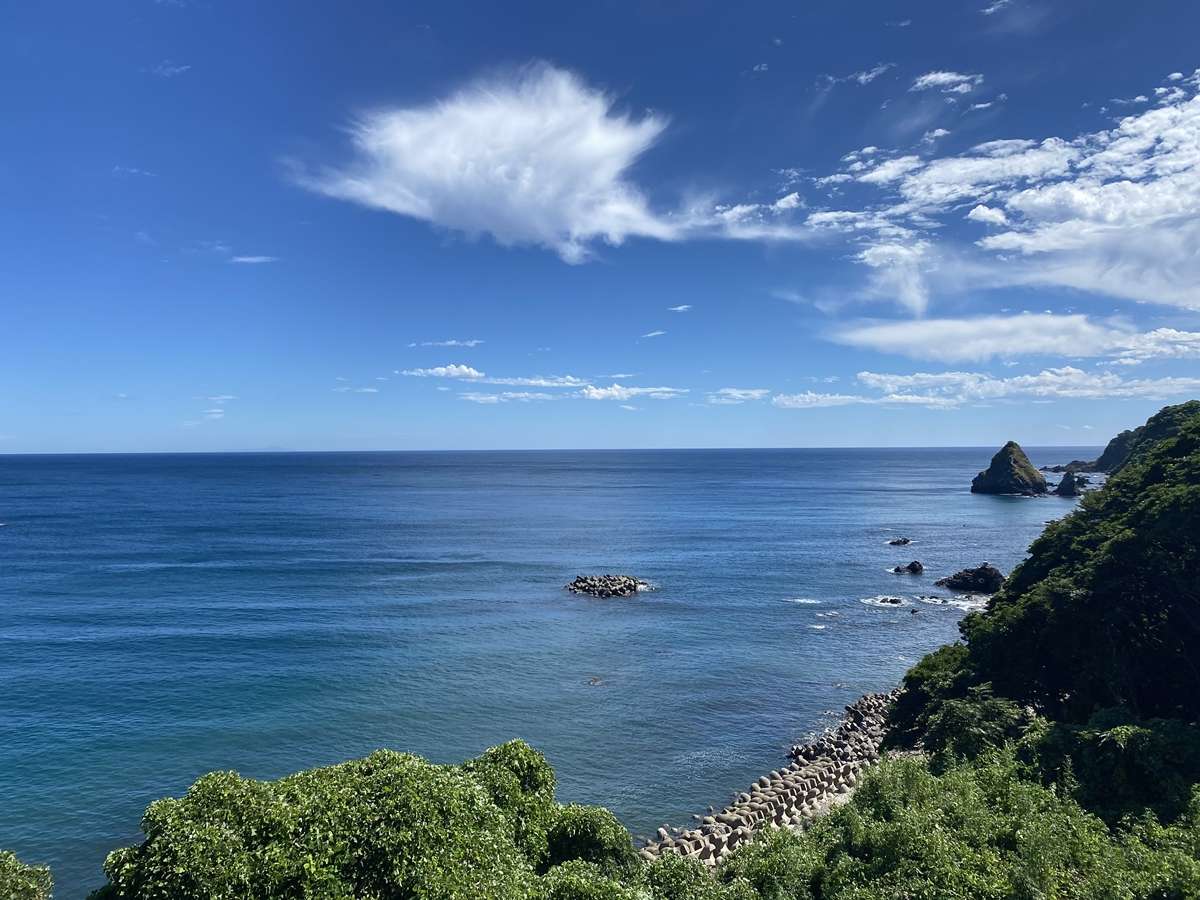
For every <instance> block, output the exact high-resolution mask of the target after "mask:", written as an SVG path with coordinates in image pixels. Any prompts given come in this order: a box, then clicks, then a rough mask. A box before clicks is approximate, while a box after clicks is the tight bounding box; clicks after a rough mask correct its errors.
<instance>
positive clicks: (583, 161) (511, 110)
mask: <svg viewBox="0 0 1200 900" xmlns="http://www.w3.org/2000/svg"><path fill="white" fill-rule="evenodd" d="M666 127H667V120H666V118H664V117H663V116H661V115H659V114H657V113H645V114H643V115H641V116H635V115H631V114H627V113H622V112H620V111H618V110H617V109H616V103H615V101H614V99H613V98H612V97H611V96H609V95H608V94H606V93H604V92H603V91H600V90H597V89H595V88H592V87H590V86H589V85H587V84H585V83H584V82H583V81H582V80H581V79H580V78H579V77H578V76H576V75H574V74H573V73H571V72H568V71H565V70H563V69H558V68H555V67H554V66H551V65H548V64H545V63H541V64H536V65H531V66H528V67H526V68H524V69H522V70H519V71H517V72H514V73H510V74H508V75H506V76H501V77H493V78H490V79H486V80H481V81H479V82H476V83H475V84H472V85H470V86H468V87H466V88H463V89H462V90H460V91H458V92H457V93H455V94H452V95H451V96H449V97H447V98H445V99H442V100H440V101H437V102H433V103H429V104H426V105H423V106H414V107H407V108H401V109H388V110H381V111H377V112H373V113H370V114H367V115H364V116H362V117H360V118H359V119H358V120H357V121H356V122H354V123H353V125H352V127H351V129H350V133H351V137H352V140H353V143H354V149H355V156H354V158H353V159H352V160H351V161H350V162H349V163H347V164H344V165H340V166H330V167H327V168H324V169H321V170H319V171H315V172H314V171H310V170H307V169H305V168H303V167H302V166H300V165H298V164H296V163H295V162H290V163H289V164H288V165H289V168H290V170H291V174H292V176H293V178H294V179H295V181H296V182H297V183H298V184H300V185H302V186H304V187H306V188H308V189H310V190H314V191H317V192H319V193H322V194H325V195H327V196H330V197H335V198H337V199H341V200H348V201H350V202H353V203H358V204H361V205H363V206H368V207H372V208H375V209H383V210H387V211H389V212H393V213H397V214H399V215H403V216H409V217H411V218H415V219H420V220H422V221H425V222H429V223H431V224H433V225H436V226H440V227H442V228H447V229H450V230H452V231H456V232H461V233H463V234H466V235H468V236H476V235H484V234H486V235H490V236H491V237H492V238H493V239H495V240H496V241H497V242H498V243H499V244H501V245H503V246H519V245H528V246H539V247H546V248H549V249H551V250H553V251H555V252H556V253H558V254H559V256H561V257H562V258H563V259H564V260H565V261H567V262H570V263H579V262H583V261H585V260H587V259H588V258H590V257H591V256H592V255H593V253H594V248H595V245H596V244H598V243H606V244H609V245H613V246H616V245H620V244H621V243H623V242H624V241H625V240H627V239H629V238H634V237H642V238H653V239H656V240H663V241H678V240H684V239H688V238H700V237H718V238H727V239H736V240H764V241H768V240H794V239H798V238H802V237H804V233H803V232H802V231H798V230H796V229H794V228H791V227H790V226H789V225H788V223H786V222H785V221H781V220H779V219H778V218H777V214H778V213H779V212H781V211H782V210H775V209H774V208H773V207H771V206H770V205H769V204H767V205H759V204H734V205H732V206H714V205H712V203H710V202H699V203H694V204H692V205H689V206H686V207H682V208H679V209H675V210H670V211H666V212H659V211H656V210H654V209H652V207H651V206H650V203H649V202H648V200H647V199H646V197H645V194H644V193H643V191H642V190H641V189H640V188H639V187H638V186H637V185H636V184H635V183H634V182H633V181H632V179H631V177H630V175H629V170H630V168H631V167H632V166H633V164H634V163H635V162H637V161H638V159H640V158H641V157H642V156H643V155H644V154H645V153H647V152H648V151H649V150H650V149H651V148H652V147H654V145H655V144H656V143H657V142H658V140H659V138H660V137H661V136H662V134H663V132H664V131H665V129H666Z"/></svg>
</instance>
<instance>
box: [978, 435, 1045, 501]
mask: <svg viewBox="0 0 1200 900" xmlns="http://www.w3.org/2000/svg"><path fill="white" fill-rule="evenodd" d="M1046 490H1047V488H1046V476H1045V475H1043V474H1042V473H1041V472H1039V471H1038V470H1037V469H1035V468H1034V467H1033V463H1031V462H1030V461H1029V457H1028V456H1026V455H1025V451H1024V450H1022V449H1021V445H1020V444H1018V443H1017V442H1016V441H1009V442H1008V443H1007V444H1005V445H1004V446H1003V447H1001V448H1000V450H999V451H998V452H997V453H996V455H995V456H993V457H992V461H991V463H990V464H989V465H988V467H987V468H986V469H985V470H984V471H982V472H980V473H979V474H978V475H976V476H975V479H974V480H973V481H972V482H971V493H972V494H1044V493H1046Z"/></svg>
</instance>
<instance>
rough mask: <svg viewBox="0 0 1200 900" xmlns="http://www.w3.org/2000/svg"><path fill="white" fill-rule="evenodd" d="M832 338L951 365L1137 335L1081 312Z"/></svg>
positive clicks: (1096, 352)
mask: <svg viewBox="0 0 1200 900" xmlns="http://www.w3.org/2000/svg"><path fill="white" fill-rule="evenodd" d="M1180 334H1183V333H1182V332H1180ZM832 337H833V339H834V340H835V341H837V342H838V343H841V344H847V345H849V346H852V347H862V348H865V349H870V350H876V351H879V352H881V353H896V354H899V355H902V356H909V357H912V358H914V359H931V360H937V361H939V362H950V363H953V362H982V361H984V360H988V359H992V358H994V357H1014V356H1033V355H1054V356H1066V357H1094V356H1105V355H1110V354H1114V353H1118V352H1120V351H1121V350H1122V348H1129V347H1131V346H1132V344H1133V342H1135V341H1137V340H1138V339H1139V338H1140V337H1142V336H1139V335H1136V334H1134V333H1133V330H1132V329H1131V328H1128V327H1118V326H1114V325H1100V324H1096V323H1094V322H1092V321H1090V320H1089V319H1088V318H1087V317H1086V316H1083V315H1050V314H1045V313H1038V314H1025V315H1018V316H977V317H975V318H969V319H919V320H911V321H902V322H887V323H881V324H869V325H858V326H851V327H849V328H845V329H842V330H841V331H838V332H835V333H834V334H833V335H832ZM1192 337H1194V338H1196V339H1200V335H1193V336H1192ZM1147 350H1148V352H1149V347H1147Z"/></svg>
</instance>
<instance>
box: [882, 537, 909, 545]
mask: <svg viewBox="0 0 1200 900" xmlns="http://www.w3.org/2000/svg"><path fill="white" fill-rule="evenodd" d="M888 543H889V544H891V545H892V546H893V547H907V546H908V545H909V544H911V543H912V538H906V537H898V538H892V539H891V540H890V541H888Z"/></svg>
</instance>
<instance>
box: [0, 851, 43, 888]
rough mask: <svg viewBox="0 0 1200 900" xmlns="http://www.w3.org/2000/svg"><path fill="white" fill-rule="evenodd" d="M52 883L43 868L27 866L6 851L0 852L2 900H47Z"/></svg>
mask: <svg viewBox="0 0 1200 900" xmlns="http://www.w3.org/2000/svg"><path fill="white" fill-rule="evenodd" d="M52 884H53V882H52V881H51V878H50V870H49V869H47V868H46V867H45V866H27V865H25V863H23V862H21V861H20V860H19V859H17V857H16V855H15V854H13V853H11V852H9V851H8V850H0V897H3V898H4V900H49V897H50V890H51V887H52Z"/></svg>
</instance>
